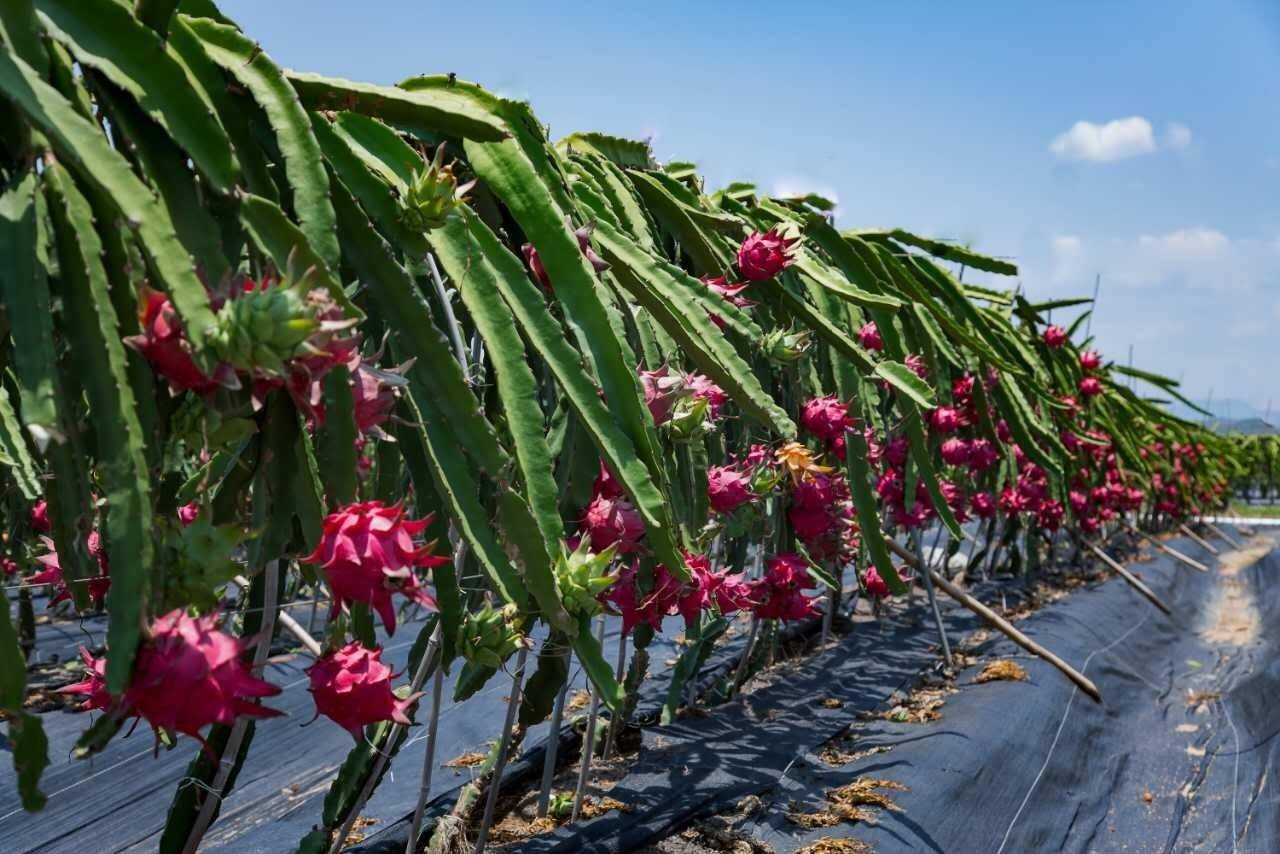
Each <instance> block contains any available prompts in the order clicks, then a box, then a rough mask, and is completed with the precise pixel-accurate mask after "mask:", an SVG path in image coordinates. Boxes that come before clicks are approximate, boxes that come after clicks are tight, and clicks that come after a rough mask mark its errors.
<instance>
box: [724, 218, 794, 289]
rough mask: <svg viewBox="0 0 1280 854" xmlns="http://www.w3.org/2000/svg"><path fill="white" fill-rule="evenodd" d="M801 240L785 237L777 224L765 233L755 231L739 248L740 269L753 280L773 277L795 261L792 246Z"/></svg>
mask: <svg viewBox="0 0 1280 854" xmlns="http://www.w3.org/2000/svg"><path fill="white" fill-rule="evenodd" d="M799 240H800V238H799V237H783V236H782V235H781V234H779V233H778V229H777V227H776V226H775V227H774V228H771V229H769V230H768V231H767V232H765V233H764V234H761V233H760V232H758V231H753V232H751V235H750V236H749V237H747V239H746V240H744V241H742V246H741V247H740V248H739V249H738V269H739V270H740V271H742V275H744V276H746V277H747V278H748V279H750V280H751V281H753V282H763V281H766V280H768V279H772V278H773V277H774V276H776V275H778V274H779V273H781V272H782V271H783V270H785V269H786V268H787V267H789V266H791V265H792V264H793V263H795V258H793V257H792V255H791V248H792V246H793V245H794V244H795V243H797V242H798V241H799Z"/></svg>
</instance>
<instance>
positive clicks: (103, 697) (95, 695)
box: [58, 647, 112, 712]
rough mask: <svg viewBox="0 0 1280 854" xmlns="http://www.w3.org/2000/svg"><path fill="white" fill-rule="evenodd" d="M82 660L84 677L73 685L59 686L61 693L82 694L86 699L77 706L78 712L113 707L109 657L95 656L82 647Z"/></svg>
mask: <svg viewBox="0 0 1280 854" xmlns="http://www.w3.org/2000/svg"><path fill="white" fill-rule="evenodd" d="M80 660H81V661H83V662H84V679H83V680H82V681H80V682H76V683H75V684H73V685H67V686H65V687H62V688H59V689H58V693H59V694H80V695H81V696H83V697H85V701H84V702H83V703H82V704H80V705H79V706H77V707H76V711H78V712H88V711H93V710H95V709H109V708H111V703H112V697H111V693H110V692H109V691H108V690H107V659H106V656H103V657H102V658H94V657H93V656H92V655H90V654H89V650H87V649H85V648H84V647H80Z"/></svg>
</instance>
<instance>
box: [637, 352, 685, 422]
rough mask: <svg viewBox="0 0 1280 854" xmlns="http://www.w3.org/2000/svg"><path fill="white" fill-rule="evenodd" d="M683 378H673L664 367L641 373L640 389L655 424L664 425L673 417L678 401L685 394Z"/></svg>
mask: <svg viewBox="0 0 1280 854" xmlns="http://www.w3.org/2000/svg"><path fill="white" fill-rule="evenodd" d="M684 383H685V381H684V378H683V377H678V376H672V375H671V371H670V369H669V368H668V367H667V366H666V365H663V366H662V367H661V368H658V369H657V370H656V371H641V372H640V387H641V388H642V389H643V390H644V403H645V406H647V407H649V414H650V415H652V416H653V423H654V424H663V423H665V422H666V421H667V420H668V419H669V418H670V417H671V410H672V408H673V407H674V406H675V405H676V401H677V400H678V399H679V398H680V397H681V395H683V394H684V392H685V384H684Z"/></svg>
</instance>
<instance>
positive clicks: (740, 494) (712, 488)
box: [707, 466, 756, 513]
mask: <svg viewBox="0 0 1280 854" xmlns="http://www.w3.org/2000/svg"><path fill="white" fill-rule="evenodd" d="M755 497H756V496H755V494H754V493H753V492H752V491H751V478H750V477H748V476H747V475H746V474H744V473H743V472H742V471H741V470H739V469H737V468H735V467H734V466H710V467H709V468H708V469H707V499H708V500H709V501H710V502H711V508H712V509H713V510H715V511H716V512H717V513H732V512H733V511H734V510H736V509H738V508H739V507H741V506H742V505H743V504H746V503H747V502H749V501H753V500H754V499H755Z"/></svg>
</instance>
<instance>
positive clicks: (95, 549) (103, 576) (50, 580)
mask: <svg viewBox="0 0 1280 854" xmlns="http://www.w3.org/2000/svg"><path fill="white" fill-rule="evenodd" d="M40 541H41V542H42V543H44V547H45V548H47V549H48V550H49V551H48V553H47V554H43V555H40V556H39V557H37V558H36V562H37V563H39V564H40V565H41V566H43V567H44V569H42V570H41V571H39V572H37V573H36V574H35V575H32V576H31V577H30V578H28V579H27V583H28V584H49V585H51V586H52V587H53V595H52V596H50V597H49V607H50V608H52V607H53V606H54V605H57V604H58V603H59V602H62V601H65V600H67V599H70V598H71V589H70V588H69V587H67V582H66V580H65V579H64V578H63V577H62V565H61V564H60V563H59V562H58V551H57V548H56V547H55V546H54V544H53V540H51V539H49V538H48V537H41V538H40ZM85 546H86V547H87V548H88V549H89V554H90V555H91V556H92V557H93V559H94V560H95V561H97V564H98V570H99V574H98V575H95V576H93V577H92V578H90V579H88V582H87V584H88V589H89V599H90V601H92V602H93V607H94V608H101V607H102V603H103V600H105V599H106V598H107V591H108V590H110V589H111V566H110V562H109V561H108V559H107V551H106V549H104V548H103V547H102V537H101V535H99V534H98V532H97V531H90V532H89V536H88V537H87V538H86V539H85Z"/></svg>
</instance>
